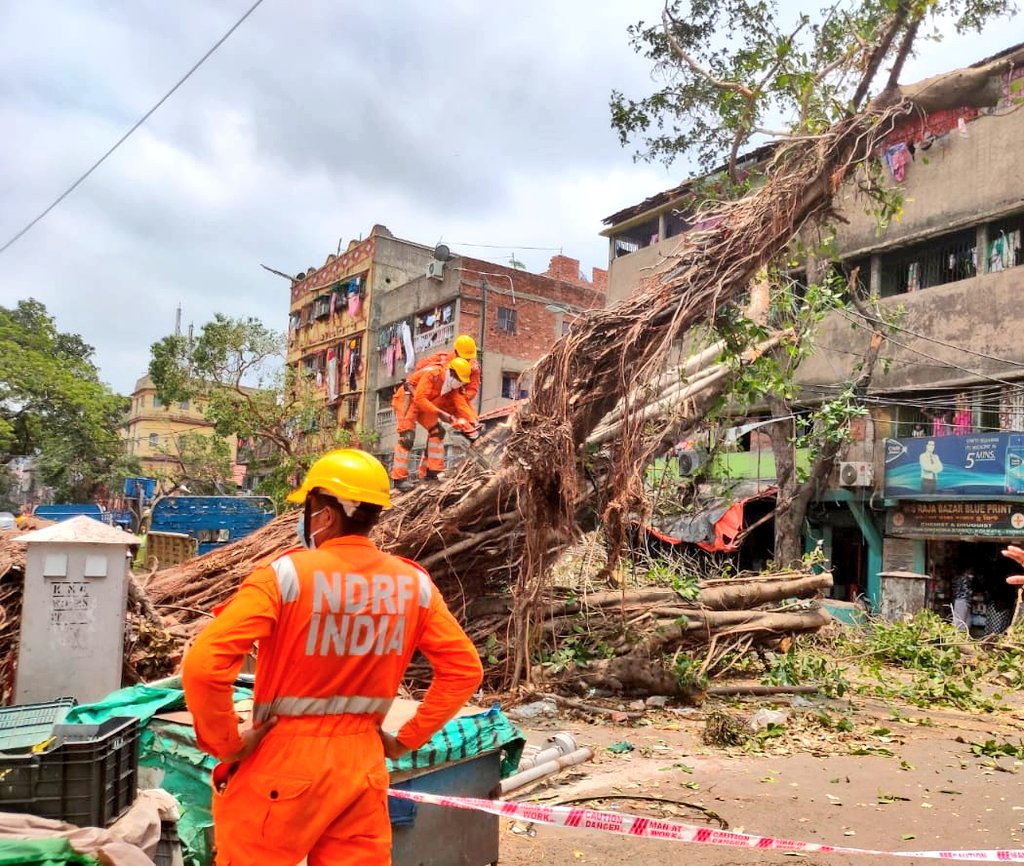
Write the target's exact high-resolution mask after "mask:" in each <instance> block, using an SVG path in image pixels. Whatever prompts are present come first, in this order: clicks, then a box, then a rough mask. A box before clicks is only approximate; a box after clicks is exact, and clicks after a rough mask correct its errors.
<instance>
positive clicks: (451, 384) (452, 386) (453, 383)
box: [441, 376, 462, 395]
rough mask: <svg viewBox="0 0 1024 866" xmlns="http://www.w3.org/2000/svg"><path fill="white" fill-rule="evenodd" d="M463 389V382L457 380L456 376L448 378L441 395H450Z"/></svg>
mask: <svg viewBox="0 0 1024 866" xmlns="http://www.w3.org/2000/svg"><path fill="white" fill-rule="evenodd" d="M461 387H462V382H460V381H459V380H458V379H457V378H455V376H447V377H446V378H445V380H444V384H443V385H442V386H441V394H442V395H444V394H450V393H451V392H452V391H455V390H457V389H459V388H461Z"/></svg>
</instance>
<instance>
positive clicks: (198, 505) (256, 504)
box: [149, 496, 277, 554]
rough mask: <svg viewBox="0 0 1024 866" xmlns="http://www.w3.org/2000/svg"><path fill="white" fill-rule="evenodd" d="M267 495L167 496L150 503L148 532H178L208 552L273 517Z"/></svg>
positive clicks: (201, 552)
mask: <svg viewBox="0 0 1024 866" xmlns="http://www.w3.org/2000/svg"><path fill="white" fill-rule="evenodd" d="M276 513H277V511H276V509H275V507H274V501H273V500H272V499H270V498H269V497H267V496H167V497H165V498H163V499H160V500H158V501H157V502H156V504H155V505H154V506H153V510H152V515H151V518H150V523H149V531H150V532H178V533H182V534H184V535H188V536H191V537H192V538H194V539H196V541H198V542H199V553H200V554H203V553H209V552H210V551H211V550H216V549H217V548H218V547H223V546H224V545H225V544H230V543H231V542H233V541H238V539H239V538H244V537H245V536H246V535H249V534H250V533H253V532H255V531H256V530H257V529H262V528H263V527H264V526H266V525H267V524H268V523H270V521H271V520H273V519H274V516H275V515H276Z"/></svg>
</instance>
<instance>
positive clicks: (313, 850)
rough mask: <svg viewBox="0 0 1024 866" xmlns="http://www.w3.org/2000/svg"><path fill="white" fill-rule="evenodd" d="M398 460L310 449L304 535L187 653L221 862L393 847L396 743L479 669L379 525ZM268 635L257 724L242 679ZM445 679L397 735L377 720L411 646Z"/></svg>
mask: <svg viewBox="0 0 1024 866" xmlns="http://www.w3.org/2000/svg"><path fill="white" fill-rule="evenodd" d="M388 488H389V481H388V475H387V471H386V470H385V469H384V467H383V465H382V464H381V463H380V461H378V460H377V459H376V458H374V457H372V456H371V455H369V454H367V453H365V452H363V451H357V450H355V449H342V450H338V451H332V452H330V453H328V454H326V455H324V456H323V457H321V458H320V459H319V460H318V461H317V462H316V463H314V464H313V466H312V468H311V469H310V470H309V474H308V475H307V476H306V479H305V481H304V482H303V484H302V487H301V488H299V489H298V490H297V491H295V492H294V493H293V494H292V495H291V496H290V497H289V498H290V499H291V500H292V501H293V502H300V503H303V504H304V508H305V510H304V513H303V518H302V523H301V533H302V538H303V541H304V543H305V545H306V546H308V547H309V548H311V549H308V550H303V549H296V550H293V551H291V552H289V553H287V554H285V555H284V556H281V557H279V558H278V559H276V560H274V561H273V562H272V563H270V565H269V566H267V567H264V568H257V569H256V570H255V571H254V572H253V573H252V574H251V575H250V576H249V577H248V578H246V580H245V581H244V582H243V583H242V585H241V587H240V588H239V590H238V593H237V594H236V595H235V597H234V598H233V599H231V601H229V602H228V603H227V604H226V605H224V607H223V608H222V609H221V610H219V611H218V612H217V616H216V618H215V619H214V620H213V622H211V623H210V624H209V625H208V626H207V627H206V628H205V629H204V630H203V631H202V633H201V634H200V635H199V637H198V638H197V639H196V642H195V644H194V645H193V647H192V648H191V650H189V652H188V653H187V655H186V656H185V663H184V669H183V673H182V679H183V682H184V688H185V699H186V701H187V703H188V707H189V709H190V710H191V712H192V714H193V716H194V718H195V728H196V738H197V740H198V742H199V745H200V746H201V747H202V748H203V749H205V750H206V751H207V752H209V753H210V754H212V755H214V756H216V757H217V758H219V759H220V761H221V763H220V764H218V765H217V767H216V768H215V769H214V773H213V781H214V788H215V792H214V800H213V818H214V833H215V839H216V847H217V859H216V863H217V866H229V864H230V866H256V864H259V866H295V864H296V863H298V862H299V861H301V860H302V858H303V857H308V863H309V866H327V864H342V863H344V864H346V866H371V864H372V866H381V864H385V866H386V864H389V863H390V862H391V854H390V852H391V826H390V824H389V821H388V814H387V787H388V774H387V771H386V769H385V764H384V757H385V755H386V756H387V757H390V758H396V757H399V756H400V755H402V754H404V753H405V752H406V751H408V750H409V749H416V748H419V747H420V746H422V745H423V744H424V743H425V742H426V741H427V740H428V739H429V738H430V737H431V736H432V735H433V734H434V733H435V732H436V731H438V730H439V729H440V728H441V727H442V726H443V725H444V724H445V723H446V722H447V721H448V719H450V718H451V717H452V716H453V715H455V713H456V712H457V711H458V710H459V708H460V707H462V706H463V705H464V704H465V702H466V700H467V699H468V698H469V696H470V695H471V694H473V692H474V691H475V690H476V689H477V687H478V686H479V684H480V680H481V675H482V670H481V666H480V658H479V656H478V655H477V652H476V650H475V649H474V647H473V644H472V643H471V642H470V641H469V638H467V637H466V635H465V633H464V632H463V630H462V629H461V628H460V627H459V624H458V623H457V622H456V621H455V619H454V617H453V616H452V615H451V613H449V611H448V608H447V607H446V606H445V603H444V600H443V599H442V598H441V596H440V594H439V593H438V591H437V588H436V587H435V586H434V585H433V583H432V582H431V580H430V576H429V575H428V574H427V573H426V571H424V570H423V569H422V568H420V566H418V565H417V564H416V563H414V562H411V561H409V560H406V559H401V558H399V557H395V556H390V555H388V554H385V553H382V552H381V551H380V550H378V549H377V547H376V546H375V545H374V543H373V542H372V541H370V539H369V538H368V535H369V532H370V530H371V529H372V528H373V526H374V525H375V524H376V522H377V520H378V518H379V516H380V513H381V510H382V509H383V508H389V507H390V505H391V502H390V496H389V489H388ZM257 641H258V642H259V652H258V654H257V659H256V684H255V693H254V695H253V699H254V709H253V718H254V723H255V726H256V727H254V729H253V730H250V731H246V733H245V734H242V735H240V734H239V730H238V722H237V718H236V716H235V708H234V705H233V703H232V691H233V686H234V682H235V678H236V677H237V675H238V673H239V671H240V670H241V667H242V662H243V660H244V659H245V657H246V655H247V654H248V653H249V652H250V651H251V650H252V648H253V644H254V643H255V642H257ZM416 649H419V650H420V651H422V652H423V654H424V655H425V656H426V657H427V658H428V659H429V660H430V663H431V665H432V666H433V669H434V679H433V682H432V683H431V686H430V689H429V690H428V691H427V694H426V696H425V697H424V699H423V702H422V703H421V704H420V706H419V709H418V710H417V712H416V715H415V716H414V717H413V718H412V719H411V720H410V721H409V722H407V723H406V724H405V725H404V726H403V727H402V728H401V729H400V730H399V731H398V734H397V736H392V735H390V734H387V733H384V732H383V731H381V730H380V725H381V722H382V721H383V719H384V714H385V713H386V712H387V710H388V708H389V707H390V705H391V702H392V700H393V699H394V697H395V694H396V693H397V691H398V686H399V683H400V682H401V679H402V676H403V674H404V673H405V669H406V667H407V666H408V664H409V659H410V658H411V656H412V654H413V652H414V650H416Z"/></svg>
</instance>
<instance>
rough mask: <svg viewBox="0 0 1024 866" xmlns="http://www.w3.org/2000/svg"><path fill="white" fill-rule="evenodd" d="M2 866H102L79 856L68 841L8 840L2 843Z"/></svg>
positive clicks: (0, 853) (83, 855) (94, 860)
mask: <svg viewBox="0 0 1024 866" xmlns="http://www.w3.org/2000/svg"><path fill="white" fill-rule="evenodd" d="M0 866H100V861H99V860H96V859H95V858H93V857H89V856H87V855H85V854H78V853H76V852H75V850H74V849H73V848H72V847H71V843H70V842H68V840H67V839H6V840H2V841H0Z"/></svg>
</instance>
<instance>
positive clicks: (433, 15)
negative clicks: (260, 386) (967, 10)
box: [0, 0, 1001, 391]
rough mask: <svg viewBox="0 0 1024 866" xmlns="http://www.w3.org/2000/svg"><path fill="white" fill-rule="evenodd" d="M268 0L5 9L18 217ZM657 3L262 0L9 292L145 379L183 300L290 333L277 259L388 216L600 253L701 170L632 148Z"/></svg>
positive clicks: (13, 253)
mask: <svg viewBox="0 0 1024 866" xmlns="http://www.w3.org/2000/svg"><path fill="white" fill-rule="evenodd" d="M248 5H249V0H216V2H205V0H180V2H176V3H173V4H166V3H163V2H160V0H131V2H122V3H119V4H118V3H113V4H112V3H109V2H106V0H102V2H101V0H34V2H32V3H27V2H26V3H7V4H0V126H2V128H3V129H4V130H5V132H6V135H5V136H3V137H2V138H0V165H3V166H4V173H3V174H2V175H0V200H2V201H3V202H4V207H3V209H2V211H0V236H2V238H3V239H4V240H5V239H6V238H7V237H9V236H10V235H11V234H12V233H13V232H15V231H17V230H18V229H19V228H20V227H21V226H22V225H23V224H24V223H25V222H26V221H27V220H28V219H30V218H31V217H32V216H34V215H35V214H36V213H38V211H39V210H40V209H41V208H42V207H43V206H45V205H46V204H47V203H48V202H49V201H50V200H52V198H53V197H54V196H55V195H57V194H58V193H59V192H60V191H61V190H62V189H63V188H64V187H65V186H66V185H67V184H68V183H69V182H70V181H71V180H72V179H73V178H75V177H76V176H77V175H78V174H79V173H80V172H81V171H82V170H84V168H85V167H86V166H88V165H89V164H90V163H91V162H92V161H93V160H94V159H95V158H96V157H97V156H98V155H99V154H100V153H102V152H103V151H104V150H105V149H106V148H107V147H109V146H110V144H111V143H112V142H113V141H115V140H116V139H117V138H118V137H119V136H120V135H121V134H122V133H123V132H124V131H125V130H126V129H128V128H129V127H130V126H131V124H132V123H133V122H134V121H135V120H136V119H137V118H138V117H139V116H140V115H141V114H142V113H143V112H144V111H145V110H146V109H147V108H149V106H150V105H152V103H153V102H154V101H155V100H156V99H157V98H158V97H159V96H160V95H162V94H163V92H164V91H165V90H166V89H167V88H168V86H169V85H170V84H171V83H172V82H174V81H175V80H176V79H177V78H178V77H179V76H180V75H181V74H182V73H183V72H184V71H185V70H186V69H187V68H188V67H189V66H190V65H191V64H192V63H193V62H194V61H195V59H197V58H198V57H199V56H200V55H201V54H202V53H203V52H204V51H206V49H207V48H209V46H210V45H211V44H212V43H213V42H214V41H215V40H216V39H217V38H218V37H219V36H220V35H221V34H222V33H223V32H224V31H225V30H226V29H227V27H228V26H230V24H231V23H233V22H234V21H235V20H236V19H237V17H238V16H239V15H240V14H241V13H242V12H243V11H244V10H245V9H246V8H248ZM660 8H661V2H660V0H635V2H622V0H559V2H557V3H552V2H550V0H522V2H519V3H515V4H511V3H498V4H486V5H481V4H480V3H478V2H475V0H446V2H442V3H432V4H427V3H419V2H407V0H406V2H402V0H395V2H391V3H377V4H362V5H353V4H338V3H336V2H334V0H307V2H303V3H291V2H282V0H266V2H264V4H263V5H262V6H261V7H260V8H259V9H257V11H256V12H255V13H254V14H253V15H252V16H251V17H250V19H249V20H248V21H246V22H245V23H244V24H243V25H242V26H241V27H240V28H239V29H238V31H237V32H236V33H235V34H234V35H233V36H232V37H231V38H230V39H229V40H228V41H227V42H226V43H225V44H224V45H223V46H222V47H221V49H220V50H219V51H218V52H217V53H216V54H214V55H213V56H212V57H211V58H210V60H209V61H208V62H207V63H206V64H205V65H204V66H203V67H202V68H201V69H200V70H199V71H198V72H197V73H196V75H195V76H193V77H192V78H191V79H190V80H189V81H188V82H186V84H185V85H184V86H183V87H182V88H181V89H180V90H179V91H178V93H176V94H175V95H174V96H172V97H171V99H170V100H168V102H167V103H166V104H165V105H164V106H163V107H162V108H161V109H160V110H159V111H158V112H157V113H156V114H155V115H154V116H153V117H152V118H151V119H150V120H149V122H147V124H146V125H145V126H144V127H142V129H140V130H139V132H138V133H136V135H135V136H133V137H132V138H131V139H130V140H129V141H128V142H127V143H126V144H125V145H124V146H123V147H122V148H121V149H120V150H119V151H118V152H117V153H115V154H114V156H113V157H112V158H111V159H110V160H109V161H108V162H107V163H106V164H105V165H103V166H102V167H101V168H100V169H99V170H98V171H97V172H96V173H95V174H94V175H93V176H92V177H91V178H90V179H89V180H88V181H86V183H85V184H84V185H83V186H82V187H81V188H80V189H79V190H77V191H76V192H75V193H74V194H72V196H70V197H69V198H68V199H67V200H66V201H65V202H64V204H62V205H61V206H60V207H58V208H57V209H56V210H55V211H54V212H53V213H52V214H51V215H50V216H49V217H48V218H47V219H45V220H44V221H43V222H41V223H40V224H39V225H38V226H37V227H36V228H35V229H34V230H33V231H32V232H30V233H29V234H28V235H26V236H25V237H24V238H23V239H22V240H21V241H20V242H18V243H17V244H15V245H14V246H13V247H12V248H11V249H10V250H8V251H7V253H5V254H4V255H3V256H2V257H0V264H3V269H2V270H0V303H3V304H12V303H14V302H15V301H16V300H18V299H19V298H24V297H28V296H34V297H37V298H39V299H40V300H42V301H43V302H44V303H45V304H46V305H47V306H48V308H49V309H50V311H51V312H52V313H53V314H55V315H56V317H57V321H58V325H59V326H60V327H61V328H63V329H65V330H72V331H76V332H79V333H81V334H82V335H83V336H84V337H85V339H86V340H87V341H89V342H90V343H92V344H93V345H95V346H96V348H97V357H98V361H99V363H100V366H101V371H102V373H103V375H104V377H105V378H106V379H107V380H108V381H110V382H111V384H113V385H114V386H115V387H116V388H117V389H119V390H121V391H127V390H129V389H130V388H131V386H132V384H133V383H134V381H135V379H136V378H137V377H138V376H139V375H141V374H142V373H143V372H144V370H145V368H146V365H147V362H148V356H149V346H150V344H151V343H153V342H154V341H156V340H157V339H159V338H160V337H161V336H163V335H164V334H166V333H168V332H169V330H170V329H171V328H172V327H173V322H174V309H175V307H176V306H177V304H178V303H181V304H182V305H183V307H184V313H185V319H186V321H189V320H191V321H194V322H196V323H197V324H201V323H202V322H205V321H206V320H208V319H209V318H210V317H211V316H212V315H213V314H214V313H215V312H223V313H226V314H228V315H255V316H257V317H259V318H261V319H263V320H264V321H265V322H267V323H268V324H269V325H271V326H276V327H279V328H283V326H284V324H285V317H286V311H287V305H288V286H287V284H286V283H285V282H284V281H283V280H281V279H280V278H278V277H274V276H272V275H270V274H267V273H266V272H265V271H262V270H261V269H260V268H259V264H260V263H261V262H264V263H266V264H268V265H271V266H272V267H276V268H280V269H282V270H285V271H287V272H294V271H298V270H300V269H304V268H306V267H309V266H310V265H317V264H320V263H322V262H323V260H324V258H325V256H326V254H327V253H328V252H331V251H333V250H334V249H335V248H336V246H337V244H338V242H339V239H342V242H343V243H345V242H347V240H348V239H349V238H351V237H358V236H360V235H361V234H365V233H366V232H367V231H369V229H370V227H371V226H372V225H373V224H374V223H378V222H379V223H383V224H385V225H387V226H388V227H389V228H390V229H391V230H392V231H393V232H395V233H396V234H397V235H399V236H402V237H408V238H410V239H413V240H417V241H421V242H424V243H428V244H429V243H434V242H435V241H437V240H440V239H442V238H444V239H446V240H449V241H462V242H471V243H479V244H496V245H500V244H512V245H514V244H520V245H523V246H536V247H556V248H561V249H562V250H563V251H564V252H565V253H566V254H567V255H571V256H575V257H577V258H580V259H581V261H582V266H583V270H584V272H585V273H589V272H590V269H591V268H592V267H594V266H598V267H603V266H605V264H606V262H607V248H606V245H605V242H604V240H603V239H602V238H600V237H599V236H598V232H599V231H600V229H601V218H602V217H604V216H606V215H607V214H609V213H612V212H614V211H616V210H618V209H620V208H621V207H624V206H626V205H628V204H631V203H633V202H636V201H638V200H640V199H641V198H643V197H645V196H647V195H650V194H652V193H654V192H657V191H658V190H660V189H663V188H666V187H668V186H670V185H673V184H675V183H676V182H678V180H679V179H680V177H681V175H682V174H683V171H684V170H683V168H682V167H678V168H677V169H676V170H674V171H673V172H672V173H667V172H666V171H665V170H664V169H663V168H662V167H660V166H650V165H635V164H633V162H632V160H631V154H630V151H628V150H624V149H622V148H620V146H619V144H618V141H617V139H616V136H615V135H614V134H613V132H612V131H611V129H610V126H609V112H608V98H609V93H610V91H611V89H612V88H613V87H615V88H619V89H622V90H625V91H626V92H628V93H631V94H634V95H640V94H643V93H645V92H647V91H648V90H649V89H650V75H649V72H650V70H649V65H648V63H647V61H645V60H643V59H642V58H639V57H637V56H636V55H634V53H633V51H632V49H631V48H630V46H629V44H628V39H627V34H626V27H627V25H628V24H630V23H633V22H635V21H637V20H639V19H641V18H647V19H653V18H654V17H656V16H657V15H658V13H659V12H660ZM987 40H988V41H986V40H984V39H983V40H981V41H980V42H979V41H977V40H974V41H971V42H969V43H964V44H969V45H970V49H969V50H970V52H971V54H970V56H968V57H966V60H967V61H968V62H969V61H970V60H973V59H976V57H975V55H976V56H977V57H981V56H983V55H984V54H987V53H991V52H993V51H995V50H997V49H998V47H1000V45H1001V43H994V44H993V39H992V37H987ZM957 44H958V45H959V44H960V43H959V42H958V43H957ZM925 53H927V55H928V56H927V57H925V56H924V53H923V56H922V58H921V61H920V63H921V64H922V66H921V67H920V68H921V69H922V70H923V69H926V68H928V67H927V63H928V62H931V63H938V64H939V68H940V69H941V68H943V67H944V66H946V65H949V64H948V61H947V58H948V49H947V48H943V47H938V48H934V49H933V48H932V47H931V46H929V47H928V49H927V52H925ZM929 58H931V59H930V60H929ZM936 58H937V59H936ZM921 74H928V73H927V72H922V73H921ZM456 248H458V247H457V245H456ZM464 251H465V252H466V253H467V254H472V255H477V256H479V257H481V258H491V259H493V260H495V261H508V257H509V256H510V255H511V254H512V253H513V252H514V253H515V254H516V257H517V258H518V259H519V260H520V261H523V262H525V263H526V264H527V265H528V266H529V267H530V268H531V269H532V270H542V269H543V268H545V267H546V265H547V261H548V258H549V256H550V255H551V252H550V251H546V250H526V249H523V248H516V247H514V246H511V247H509V248H508V249H493V250H490V249H484V248H476V247H466V248H465V249H464Z"/></svg>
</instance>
